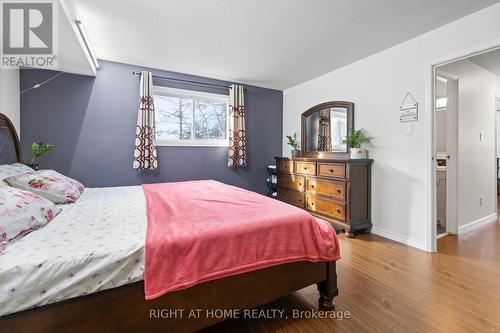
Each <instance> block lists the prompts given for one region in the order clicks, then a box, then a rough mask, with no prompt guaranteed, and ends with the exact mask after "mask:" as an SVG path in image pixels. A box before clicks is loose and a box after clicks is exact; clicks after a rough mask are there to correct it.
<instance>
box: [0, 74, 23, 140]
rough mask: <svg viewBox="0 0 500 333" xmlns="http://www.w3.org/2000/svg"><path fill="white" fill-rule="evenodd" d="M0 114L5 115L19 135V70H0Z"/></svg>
mask: <svg viewBox="0 0 500 333" xmlns="http://www.w3.org/2000/svg"><path fill="white" fill-rule="evenodd" d="M0 113H3V114H5V115H6V116H7V117H9V118H10V120H11V121H12V123H13V124H14V126H15V128H16V130H17V133H18V134H19V127H20V113H19V70H18V69H0Z"/></svg>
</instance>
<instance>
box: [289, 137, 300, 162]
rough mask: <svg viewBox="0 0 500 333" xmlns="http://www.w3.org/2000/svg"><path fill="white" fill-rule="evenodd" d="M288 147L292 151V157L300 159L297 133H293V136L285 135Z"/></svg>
mask: <svg viewBox="0 0 500 333" xmlns="http://www.w3.org/2000/svg"><path fill="white" fill-rule="evenodd" d="M286 138H287V139H288V145H289V146H291V147H292V148H293V149H292V157H300V150H299V144H298V143H297V133H293V135H287V136H286Z"/></svg>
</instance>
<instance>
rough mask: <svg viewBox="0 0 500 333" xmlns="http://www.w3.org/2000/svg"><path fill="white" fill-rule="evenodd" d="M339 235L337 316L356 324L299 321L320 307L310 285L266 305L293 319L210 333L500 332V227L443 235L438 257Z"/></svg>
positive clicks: (239, 323)
mask: <svg viewBox="0 0 500 333" xmlns="http://www.w3.org/2000/svg"><path fill="white" fill-rule="evenodd" d="M339 237H340V242H341V253H342V259H341V260H340V262H339V264H338V276H339V290H340V295H339V296H338V297H337V298H336V303H337V305H336V311H349V312H350V314H351V316H350V318H349V319H346V318H344V319H342V320H335V319H305V318H302V319H300V318H297V319H293V318H292V317H291V314H292V311H293V309H301V310H310V309H312V308H314V309H317V298H318V293H317V291H316V289H315V287H314V286H311V287H308V288H305V289H302V290H300V291H299V292H297V293H294V294H292V295H290V296H287V297H284V298H282V299H280V300H278V301H276V302H273V303H270V304H268V305H266V306H264V307H262V309H284V310H285V312H286V313H287V314H288V315H289V318H288V319H287V320H283V319H231V320H227V321H225V322H222V323H219V324H217V325H215V326H212V327H210V328H208V329H205V330H204V331H203V332H204V333H209V332H398V333H399V332H500V222H498V221H497V222H492V223H489V224H487V225H484V226H482V227H481V228H480V229H476V230H474V231H472V232H469V233H467V234H465V235H463V236H460V240H457V237H455V236H446V237H443V238H441V239H440V240H439V242H438V247H439V252H438V253H433V254H431V253H426V252H423V251H420V250H417V249H413V248H411V247H408V246H405V245H402V244H399V243H396V242H393V241H390V240H387V239H385V238H382V237H378V236H375V235H360V236H357V237H356V238H355V239H347V238H346V237H345V236H344V235H340V236H339ZM235 297H238V295H235Z"/></svg>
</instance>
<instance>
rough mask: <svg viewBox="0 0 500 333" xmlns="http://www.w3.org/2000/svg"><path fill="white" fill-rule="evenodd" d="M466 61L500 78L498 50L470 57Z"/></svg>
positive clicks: (499, 55) (499, 53)
mask: <svg viewBox="0 0 500 333" xmlns="http://www.w3.org/2000/svg"><path fill="white" fill-rule="evenodd" d="M468 60H470V61H472V62H473V63H475V64H476V65H479V66H481V67H483V68H484V69H486V70H488V71H490V72H492V73H494V74H496V75H498V76H500V49H496V50H494V51H490V52H486V53H483V54H480V55H477V56H474V57H470V58H468Z"/></svg>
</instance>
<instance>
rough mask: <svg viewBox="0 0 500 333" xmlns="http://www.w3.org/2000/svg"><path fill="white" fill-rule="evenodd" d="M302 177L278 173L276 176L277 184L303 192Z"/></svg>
mask: <svg viewBox="0 0 500 333" xmlns="http://www.w3.org/2000/svg"><path fill="white" fill-rule="evenodd" d="M304 184H305V182H304V177H302V176H296V175H285V174H280V175H279V176H278V185H279V186H280V187H281V188H286V189H290V190H294V191H299V192H304V187H305V186H304Z"/></svg>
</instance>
